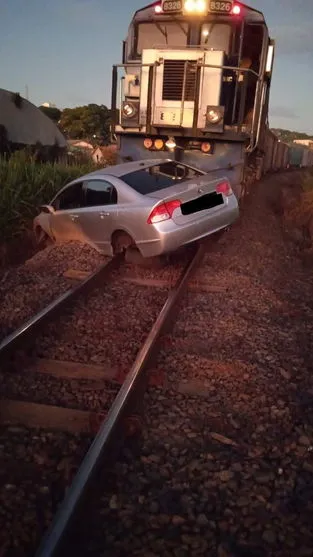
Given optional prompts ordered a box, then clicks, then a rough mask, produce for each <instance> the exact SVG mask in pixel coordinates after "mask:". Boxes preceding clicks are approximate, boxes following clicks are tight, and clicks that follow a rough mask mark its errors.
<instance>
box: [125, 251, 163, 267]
mask: <svg viewBox="0 0 313 557" xmlns="http://www.w3.org/2000/svg"><path fill="white" fill-rule="evenodd" d="M125 261H126V263H129V264H131V265H138V266H140V267H145V268H146V269H147V268H148V269H153V270H158V269H162V268H163V267H164V266H165V265H166V263H167V258H166V257H165V256H161V255H160V256H156V257H143V255H142V254H141V253H140V251H139V249H138V248H134V247H132V248H128V249H127V250H126V252H125Z"/></svg>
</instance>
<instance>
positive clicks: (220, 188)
mask: <svg viewBox="0 0 313 557" xmlns="http://www.w3.org/2000/svg"><path fill="white" fill-rule="evenodd" d="M215 191H216V193H222V194H223V195H226V197H229V196H230V195H231V194H232V193H233V190H232V189H231V185H230V183H229V182H221V183H220V184H217V186H216V190H215Z"/></svg>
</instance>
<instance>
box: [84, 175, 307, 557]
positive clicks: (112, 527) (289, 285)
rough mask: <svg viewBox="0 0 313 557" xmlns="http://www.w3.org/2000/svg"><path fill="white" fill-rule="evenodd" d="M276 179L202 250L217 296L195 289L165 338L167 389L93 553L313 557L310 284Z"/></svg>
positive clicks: (151, 412)
mask: <svg viewBox="0 0 313 557" xmlns="http://www.w3.org/2000/svg"><path fill="white" fill-rule="evenodd" d="M295 176H296V175H291V174H290V175H289V176H288V175H287V177H286V176H285V177H284V178H283V180H284V181H285V183H286V181H287V182H288V180H290V181H292V180H294V179H295ZM279 180H280V178H279V177H278V176H277V177H271V178H267V179H266V180H264V181H263V182H262V183H260V184H258V185H256V186H255V190H254V192H253V193H252V195H251V199H250V200H249V203H248V205H247V207H246V210H245V214H244V215H243V216H242V218H241V220H240V221H239V222H238V223H236V225H235V226H233V228H232V229H231V231H230V232H228V233H227V234H226V235H225V237H224V238H223V239H222V240H221V241H220V243H219V248H218V249H213V250H212V251H211V252H208V253H207V255H206V259H205V261H204V264H203V265H202V266H201V269H199V271H198V273H197V277H196V278H198V279H199V281H207V282H208V283H209V284H210V285H211V289H212V291H211V292H210V289H209V288H208V289H206V292H203V293H201V292H200V293H199V292H192V291H189V292H188V294H187V296H186V299H185V303H184V306H183V309H182V311H181V312H180V314H179V316H178V319H177V321H176V324H175V327H174V330H173V332H172V334H171V335H167V336H166V337H165V338H164V342H163V346H162V350H161V352H160V354H159V357H158V361H157V362H156V366H155V367H156V368H157V369H158V370H159V372H160V374H164V375H165V378H166V380H165V383H164V387H163V389H150V390H149V392H148V394H147V396H146V414H145V429H144V433H143V442H142V445H141V446H140V447H139V448H138V447H137V450H136V451H130V450H127V449H125V451H124V453H123V455H122V457H121V459H120V461H119V463H118V464H117V466H116V469H115V483H113V482H111V487H110V489H109V491H108V493H105V492H103V495H102V497H101V500H100V499H99V500H98V502H97V505H95V508H94V513H93V515H92V516H91V517H90V524H91V526H90V528H91V530H90V536H89V541H88V551H87V550H86V552H87V553H86V554H88V555H99V554H101V552H104V553H106V554H108V555H111V556H114V557H122V556H123V557H124V556H126V555H127V556H145V557H157V556H160V555H162V556H163V555H164V556H168V557H187V556H188V557H189V556H194V557H196V556H199V555H210V556H211V555H212V556H216V557H241V556H249V557H258V556H260V557H263V556H264V557H270V556H273V557H274V556H275V557H291V556H293V555H295V554H297V555H299V556H302V557H304V556H310V555H313V550H312V547H313V532H312V528H311V524H312V510H313V503H312V493H313V492H312V489H313V456H312V455H313V412H312V403H313V379H312V373H311V370H312V365H311V353H312V323H313V319H312V318H313V304H312V301H311V300H312V286H313V284H312V282H313V281H312V277H311V274H310V272H309V271H308V270H306V269H305V268H304V267H303V266H302V263H301V260H300V258H299V257H298V253H297V251H296V248H295V246H294V245H293V244H292V243H290V242H289V241H287V240H286V237H285V234H284V230H283V222H282V221H281V220H280V219H279V218H278V217H277V215H276V214H275V213H274V211H273V206H272V197H271V196H272V190H273V188H278V187H279ZM86 547H87V546H86Z"/></svg>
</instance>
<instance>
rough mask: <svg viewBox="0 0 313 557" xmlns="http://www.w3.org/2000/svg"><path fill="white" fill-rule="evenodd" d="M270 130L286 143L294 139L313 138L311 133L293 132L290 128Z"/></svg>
mask: <svg viewBox="0 0 313 557" xmlns="http://www.w3.org/2000/svg"><path fill="white" fill-rule="evenodd" d="M272 131H273V132H274V133H275V134H276V135H277V136H278V137H279V138H280V139H281V140H282V141H284V142H286V143H293V141H294V140H295V139H313V136H312V135H308V134H306V133H302V132H293V131H290V130H283V129H281V128H273V129H272Z"/></svg>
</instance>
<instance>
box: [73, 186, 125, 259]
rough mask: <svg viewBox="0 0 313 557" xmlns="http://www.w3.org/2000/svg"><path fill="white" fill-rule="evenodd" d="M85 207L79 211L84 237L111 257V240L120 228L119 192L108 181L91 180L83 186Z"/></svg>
mask: <svg viewBox="0 0 313 557" xmlns="http://www.w3.org/2000/svg"><path fill="white" fill-rule="evenodd" d="M83 191H84V199H85V207H84V209H83V210H81V211H79V224H80V227H81V229H82V231H83V233H84V235H85V236H86V237H87V238H88V239H89V241H90V242H91V243H93V244H94V245H95V246H96V247H97V248H98V249H99V250H100V251H102V252H103V253H106V254H108V255H111V253H112V251H111V238H112V234H113V232H114V231H115V230H116V229H117V228H118V205H117V201H118V199H117V191H116V188H115V187H114V185H113V184H112V183H111V182H110V181H109V180H108V179H105V180H104V179H103V180H102V179H100V178H90V179H88V180H85V181H84V184H83Z"/></svg>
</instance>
